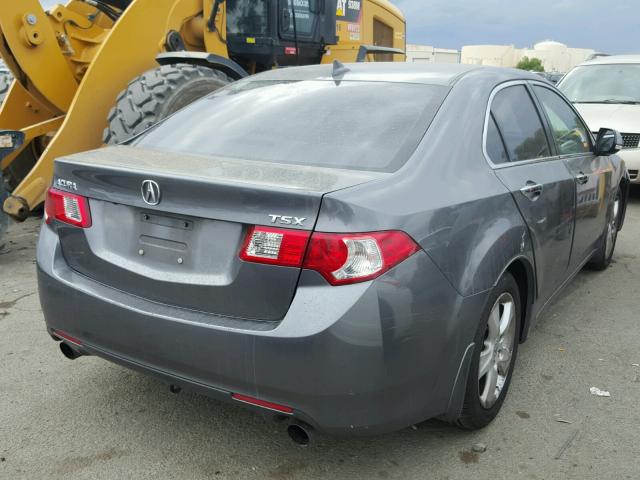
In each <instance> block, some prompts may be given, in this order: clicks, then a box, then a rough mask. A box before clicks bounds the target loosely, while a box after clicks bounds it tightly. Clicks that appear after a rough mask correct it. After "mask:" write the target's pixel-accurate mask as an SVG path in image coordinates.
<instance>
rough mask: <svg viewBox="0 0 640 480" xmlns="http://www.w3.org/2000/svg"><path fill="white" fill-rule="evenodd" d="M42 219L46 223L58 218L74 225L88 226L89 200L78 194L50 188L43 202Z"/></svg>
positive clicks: (89, 218)
mask: <svg viewBox="0 0 640 480" xmlns="http://www.w3.org/2000/svg"><path fill="white" fill-rule="evenodd" d="M44 220H45V222H46V223H51V222H52V221H53V220H59V221H61V222H64V223H68V224H69V225H74V226H76V227H81V228H89V227H90V226H91V212H90V211H89V201H88V200H87V199H86V198H85V197H82V196H80V195H74V194H73V193H68V192H63V191H61V190H56V189H55V188H50V189H49V190H48V191H47V198H46V200H45V204H44Z"/></svg>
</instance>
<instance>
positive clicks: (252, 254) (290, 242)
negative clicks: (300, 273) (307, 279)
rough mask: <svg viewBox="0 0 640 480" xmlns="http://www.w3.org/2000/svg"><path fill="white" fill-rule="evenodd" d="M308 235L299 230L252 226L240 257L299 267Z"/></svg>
mask: <svg viewBox="0 0 640 480" xmlns="http://www.w3.org/2000/svg"><path fill="white" fill-rule="evenodd" d="M310 235H311V234H310V233H309V232H305V231H300V230H287V229H284V228H269V227H252V228H251V229H250V230H249V233H248V234H247V238H246V239H245V241H244V245H243V246H242V250H241V251H240V258H241V259H242V260H244V261H247V262H254V263H267V264H270V265H280V266H283V267H301V266H302V261H303V260H304V252H305V251H306V249H307V243H308V242H309V236H310Z"/></svg>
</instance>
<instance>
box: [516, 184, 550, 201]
mask: <svg viewBox="0 0 640 480" xmlns="http://www.w3.org/2000/svg"><path fill="white" fill-rule="evenodd" d="M543 189H544V187H543V186H542V184H540V183H534V182H527V185H526V186H525V187H522V188H521V189H520V191H521V192H522V194H523V195H524V196H525V197H527V198H528V199H529V200H531V201H532V202H535V201H536V200H538V198H540V195H542V190H543Z"/></svg>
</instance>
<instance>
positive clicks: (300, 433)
mask: <svg viewBox="0 0 640 480" xmlns="http://www.w3.org/2000/svg"><path fill="white" fill-rule="evenodd" d="M60 351H61V352H62V354H63V355H64V356H65V357H67V358H68V359H69V360H75V359H76V358H80V357H82V356H83V355H85V353H83V352H82V351H80V350H78V348H77V347H76V346H74V345H71V344H70V343H67V342H65V341H62V342H60ZM169 388H170V390H171V393H176V394H177V393H180V391H181V390H182V388H180V387H179V386H177V385H171V386H170V387H169ZM287 435H289V438H290V439H291V440H292V441H293V443H295V444H296V445H299V446H301V447H308V446H309V445H310V444H311V440H312V438H313V428H312V427H311V426H309V425H307V424H306V423H303V422H298V421H291V422H289V423H288V425H287Z"/></svg>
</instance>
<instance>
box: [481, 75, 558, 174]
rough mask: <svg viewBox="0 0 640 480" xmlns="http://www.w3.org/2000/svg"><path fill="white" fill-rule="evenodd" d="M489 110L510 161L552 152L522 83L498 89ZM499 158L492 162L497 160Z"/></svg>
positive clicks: (536, 112) (541, 156)
mask: <svg viewBox="0 0 640 480" xmlns="http://www.w3.org/2000/svg"><path fill="white" fill-rule="evenodd" d="M491 114H492V115H493V118H494V119H495V122H496V124H497V126H498V128H499V129H500V133H501V134H502V139H503V140H504V144H505V146H506V147H507V153H508V154H509V159H510V160H511V161H512V162H521V161H524V160H534V159H538V158H544V157H548V156H550V155H551V151H550V150H549V143H548V142H547V136H546V133H545V131H544V127H543V125H542V120H541V119H540V116H539V115H538V111H537V110H536V107H535V105H534V103H533V100H532V99H531V97H530V96H529V93H528V92H527V89H526V88H525V87H524V86H523V85H516V86H513V87H507V88H504V89H502V90H500V91H499V92H498V93H497V94H496V96H495V98H494V100H493V103H492V104H491ZM499 160H500V159H499V158H496V159H495V160H494V162H497V163H500V162H499Z"/></svg>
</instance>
